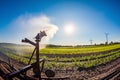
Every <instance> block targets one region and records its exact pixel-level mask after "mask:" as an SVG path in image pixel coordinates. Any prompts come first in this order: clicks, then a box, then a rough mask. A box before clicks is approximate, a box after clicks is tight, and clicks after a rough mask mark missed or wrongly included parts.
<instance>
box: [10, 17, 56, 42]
mask: <svg viewBox="0 0 120 80" xmlns="http://www.w3.org/2000/svg"><path fill="white" fill-rule="evenodd" d="M10 26H12V27H13V28H14V30H15V32H16V33H17V36H18V37H19V38H25V37H27V38H30V39H33V38H34V37H35V36H36V34H37V33H39V32H40V31H43V30H45V31H46V34H47V36H46V37H44V38H43V39H42V43H46V42H48V41H49V39H50V38H52V37H53V36H54V35H55V33H56V32H57V30H58V27H57V26H56V25H55V24H53V23H51V20H50V18H49V17H48V16H46V15H37V16H34V15H23V16H19V17H18V18H17V19H16V20H14V21H13V22H12V24H11V25H10Z"/></svg>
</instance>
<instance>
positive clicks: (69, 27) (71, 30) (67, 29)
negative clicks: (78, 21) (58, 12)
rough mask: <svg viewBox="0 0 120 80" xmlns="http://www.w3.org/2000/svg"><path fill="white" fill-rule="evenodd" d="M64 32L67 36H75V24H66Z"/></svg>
mask: <svg viewBox="0 0 120 80" xmlns="http://www.w3.org/2000/svg"><path fill="white" fill-rule="evenodd" d="M64 31H65V33H66V34H67V35H73V34H74V33H75V25H74V24H73V23H67V24H65V25H64Z"/></svg>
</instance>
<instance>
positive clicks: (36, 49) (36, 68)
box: [22, 31, 47, 80]
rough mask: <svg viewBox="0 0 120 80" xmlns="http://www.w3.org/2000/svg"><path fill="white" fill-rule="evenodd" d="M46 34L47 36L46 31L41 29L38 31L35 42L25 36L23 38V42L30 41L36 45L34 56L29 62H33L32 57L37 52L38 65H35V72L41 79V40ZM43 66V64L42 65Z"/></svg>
mask: <svg viewBox="0 0 120 80" xmlns="http://www.w3.org/2000/svg"><path fill="white" fill-rule="evenodd" d="M44 36H47V35H46V33H45V31H40V33H38V34H37V35H36V37H35V42H36V43H35V42H32V41H30V40H29V39H27V38H25V39H23V40H22V42H26V43H29V44H31V45H33V46H35V49H34V51H33V53H32V56H31V57H30V60H29V62H28V64H30V62H31V59H32V57H33V55H34V53H35V52H36V65H35V67H33V72H34V74H35V75H34V76H35V77H37V78H39V79H40V80H41V71H40V64H39V42H40V41H41V39H42V38H43V37H44ZM42 66H43V65H42Z"/></svg>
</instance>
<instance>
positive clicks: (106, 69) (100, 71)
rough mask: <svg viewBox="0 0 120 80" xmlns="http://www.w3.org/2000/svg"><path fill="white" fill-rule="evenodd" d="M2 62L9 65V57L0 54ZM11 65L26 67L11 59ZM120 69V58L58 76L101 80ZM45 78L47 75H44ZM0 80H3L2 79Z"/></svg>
mask: <svg viewBox="0 0 120 80" xmlns="http://www.w3.org/2000/svg"><path fill="white" fill-rule="evenodd" d="M0 60H3V61H6V62H8V63H9V57H7V56H6V55H4V54H3V53H0ZM10 63H11V64H12V65H13V66H14V67H16V68H17V69H19V68H22V67H24V66H26V65H25V64H23V63H20V62H18V61H16V60H13V59H10ZM118 68H120V58H117V59H115V60H113V61H111V62H109V63H106V64H102V65H98V66H96V67H92V68H89V69H83V70H81V71H72V72H66V73H63V72H57V73H56V76H62V77H64V76H69V77H70V79H71V80H100V79H101V78H103V77H105V76H107V75H109V74H110V73H112V72H114V71H115V70H116V69H118ZM42 75H43V76H44V77H45V75H44V74H42ZM0 80H2V79H1V78H0ZM111 80H120V74H117V75H116V76H115V77H113V78H112V79H111Z"/></svg>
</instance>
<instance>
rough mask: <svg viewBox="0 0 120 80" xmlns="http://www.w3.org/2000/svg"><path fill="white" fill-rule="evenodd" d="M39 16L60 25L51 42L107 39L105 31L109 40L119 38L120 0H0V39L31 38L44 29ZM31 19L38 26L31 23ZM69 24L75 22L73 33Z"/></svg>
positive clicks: (95, 41)
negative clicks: (67, 30)
mask: <svg viewBox="0 0 120 80" xmlns="http://www.w3.org/2000/svg"><path fill="white" fill-rule="evenodd" d="M43 18H44V19H45V20H44V19H43ZM34 19H35V20H34ZM39 20H40V21H42V20H44V21H42V22H44V23H45V25H48V24H49V25H50V26H52V28H53V25H54V26H55V27H57V28H58V29H57V30H56V31H52V33H53V32H54V33H53V34H52V35H49V36H50V39H49V43H50V44H64V45H68V44H69V45H71V44H72V45H76V44H90V41H89V40H90V39H92V40H93V43H104V42H105V41H106V39H105V33H109V36H108V37H109V41H120V0H0V42H9V43H20V41H21V39H23V38H24V37H28V38H31V39H32V38H33V37H34V35H32V32H33V33H36V34H37V33H38V32H37V30H38V29H40V30H41V24H38V25H36V24H35V23H37V22H39ZM29 21H32V22H34V21H35V22H34V23H30V24H31V25H33V24H34V25H35V26H38V27H29V26H31V25H30V24H29ZM42 22H40V23H42ZM22 23H24V24H22ZM66 24H67V25H69V24H73V25H74V26H73V27H74V31H73V33H74V34H73V33H72V34H67V33H66V31H65V30H64V27H66V26H65V25H66ZM23 25H24V26H23ZM39 25H40V27H39ZM25 26H26V27H25ZM26 28H27V29H26ZM68 28H69V27H68ZM54 29H56V28H54ZM27 30H28V31H27ZM30 32H31V33H30ZM29 33H30V34H31V35H29V36H27V35H28V34H29ZM51 36H52V37H51Z"/></svg>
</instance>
